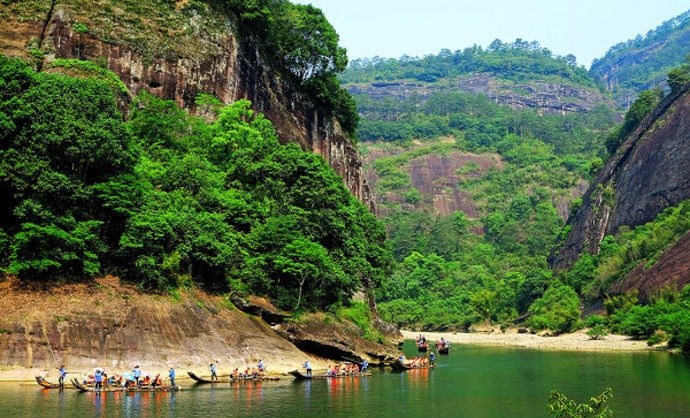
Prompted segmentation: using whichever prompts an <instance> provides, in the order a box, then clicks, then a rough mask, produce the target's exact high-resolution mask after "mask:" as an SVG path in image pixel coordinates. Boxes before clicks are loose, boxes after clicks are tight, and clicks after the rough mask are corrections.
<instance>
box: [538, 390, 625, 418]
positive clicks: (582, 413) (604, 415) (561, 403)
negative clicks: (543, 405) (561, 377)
mask: <svg viewBox="0 0 690 418" xmlns="http://www.w3.org/2000/svg"><path fill="white" fill-rule="evenodd" d="M612 392H613V391H612V390H611V388H606V389H605V390H604V391H603V392H602V393H600V394H599V395H597V396H594V397H591V398H590V399H589V403H579V402H577V401H575V400H573V399H569V398H568V397H567V396H565V395H564V394H563V393H561V392H560V391H558V390H554V391H552V392H551V396H550V397H549V404H548V408H549V412H550V415H551V416H552V417H554V418H611V417H613V411H612V410H611V409H610V408H609V406H608V402H609V400H610V399H611V398H612V397H613V394H612Z"/></svg>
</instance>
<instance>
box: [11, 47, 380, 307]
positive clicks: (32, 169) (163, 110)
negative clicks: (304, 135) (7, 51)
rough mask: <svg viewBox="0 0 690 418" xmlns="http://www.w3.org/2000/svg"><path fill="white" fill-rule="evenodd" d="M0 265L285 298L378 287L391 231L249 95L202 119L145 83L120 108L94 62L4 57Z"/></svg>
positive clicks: (40, 273) (338, 295)
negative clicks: (48, 65) (40, 68)
mask: <svg viewBox="0 0 690 418" xmlns="http://www.w3.org/2000/svg"><path fill="white" fill-rule="evenodd" d="M0 86H2V87H3V88H2V90H1V91H2V93H0V127H2V130H1V131H0V139H1V140H2V142H1V147H0V198H1V199H2V201H3V202H7V203H6V204H5V205H3V207H2V209H0V210H2V214H3V216H2V221H1V223H0V261H1V262H0V266H2V269H3V270H4V271H5V272H7V273H9V274H14V275H17V276H18V277H19V278H20V279H22V280H45V281H51V282H54V281H58V280H66V279H67V280H89V279H90V278H92V277H94V276H95V275H100V274H108V273H113V274H117V275H120V276H121V277H123V278H125V279H128V280H131V281H134V282H135V283H138V284H140V285H142V286H144V287H148V288H157V289H168V288H175V287H177V286H181V285H185V284H188V283H192V282H195V283H197V284H199V285H200V286H204V287H205V288H207V289H210V290H218V291H230V290H234V291H240V292H242V291H248V292H253V293H256V294H260V295H266V296H268V297H271V298H273V299H274V300H275V301H276V303H277V304H278V305H279V306H281V307H285V308H299V309H307V310H309V309H323V308H326V307H328V306H331V305H334V304H340V303H346V302H347V301H349V298H350V296H351V295H352V294H353V293H354V292H355V291H357V290H358V289H361V288H363V287H364V286H371V287H376V286H377V285H378V284H380V283H381V282H382V281H383V277H385V275H386V274H387V272H388V270H389V266H390V261H389V260H390V259H389V252H388V250H387V248H386V246H385V239H386V237H385V231H384V230H383V228H382V225H381V224H380V223H378V222H377V221H376V220H375V218H374V216H373V215H372V214H371V213H370V212H369V211H368V210H367V209H366V208H365V207H364V206H363V205H362V203H360V202H359V201H358V200H356V199H355V198H354V197H353V196H352V195H351V194H350V193H349V191H348V190H347V189H346V187H345V185H344V182H343V180H342V178H340V177H339V176H337V175H336V174H335V173H334V172H333V170H332V169H331V168H330V167H328V165H327V164H326V162H325V161H324V160H323V158H322V157H320V156H317V155H315V154H312V153H308V152H303V151H302V150H301V149H300V148H299V146H297V145H296V144H287V145H281V144H280V143H279V142H278V140H277V137H276V134H275V129H274V127H273V125H272V124H271V123H270V122H269V121H268V120H267V119H266V118H265V117H263V115H261V114H258V113H255V112H254V111H253V110H252V109H251V104H250V103H249V102H247V101H238V102H236V103H233V104H231V105H229V106H226V107H222V108H220V110H219V111H218V112H219V113H218V115H217V119H216V120H215V121H214V122H211V123H208V122H205V121H203V120H201V119H197V118H194V117H190V116H188V115H187V114H186V112H184V111H183V110H181V109H179V108H178V107H177V106H176V105H175V104H174V102H172V101H166V100H160V99H156V98H154V97H152V96H150V95H148V94H146V93H142V94H141V95H140V96H138V97H137V98H136V99H135V101H134V103H133V106H132V109H131V111H130V113H129V118H128V119H127V120H125V119H124V118H123V114H122V113H121V112H120V111H119V110H118V108H117V101H116V94H117V93H116V89H113V86H112V84H110V83H108V82H107V81H103V80H101V79H98V78H94V77H85V78H73V77H69V76H64V75H59V74H45V73H34V72H33V71H32V70H30V69H29V68H28V67H27V65H26V64H23V63H21V62H19V61H16V60H12V59H8V58H5V57H0Z"/></svg>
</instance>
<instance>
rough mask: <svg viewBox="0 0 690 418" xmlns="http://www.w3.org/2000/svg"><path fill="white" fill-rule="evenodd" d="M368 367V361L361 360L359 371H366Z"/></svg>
mask: <svg viewBox="0 0 690 418" xmlns="http://www.w3.org/2000/svg"><path fill="white" fill-rule="evenodd" d="M368 368H369V362H368V361H366V360H362V363H361V368H360V371H362V372H366V371H367V369H368Z"/></svg>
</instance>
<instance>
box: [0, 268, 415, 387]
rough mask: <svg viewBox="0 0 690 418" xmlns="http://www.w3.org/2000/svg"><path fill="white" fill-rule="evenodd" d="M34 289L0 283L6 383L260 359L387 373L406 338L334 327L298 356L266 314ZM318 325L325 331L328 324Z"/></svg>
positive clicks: (287, 366)
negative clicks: (347, 363) (343, 364)
mask: <svg viewBox="0 0 690 418" xmlns="http://www.w3.org/2000/svg"><path fill="white" fill-rule="evenodd" d="M31 286H32V287H28V288H27V287H25V286H22V285H21V284H19V283H17V282H15V281H13V280H8V281H4V282H0V300H2V301H3V308H4V310H5V313H4V315H3V316H2V318H0V353H1V354H0V380H3V379H18V380H29V379H32V378H33V376H34V375H37V374H40V375H45V374H46V373H47V372H48V373H50V374H49V376H55V375H56V373H55V369H56V368H57V367H59V366H60V365H63V364H64V365H65V366H66V368H67V369H68V370H69V371H70V372H71V373H72V375H73V376H74V377H77V376H81V375H83V374H84V373H85V372H87V371H90V370H93V369H94V368H95V367H105V368H106V369H107V370H109V371H110V372H111V373H112V372H125V371H128V370H131V368H133V367H134V366H135V365H137V364H139V365H141V367H142V369H143V370H145V371H148V372H151V373H157V372H160V373H162V375H163V376H166V374H165V373H166V372H167V370H168V368H169V367H171V366H172V367H174V368H175V369H176V370H177V371H178V375H179V376H185V375H186V371H193V372H195V373H197V374H200V375H208V364H209V363H211V362H215V363H217V364H218V370H219V373H222V374H229V373H230V371H231V370H233V369H234V368H235V367H239V368H241V369H243V368H245V367H253V366H255V365H256V364H257V363H258V362H259V360H263V361H264V363H266V365H267V368H268V370H269V372H273V373H282V372H287V371H290V370H294V369H295V368H298V367H299V365H300V364H302V363H304V361H305V359H307V358H308V359H309V360H310V361H312V362H313V364H314V367H315V368H325V367H326V365H327V364H328V361H327V360H326V359H327V358H330V359H334V358H335V359H342V358H343V357H344V358H347V359H349V360H359V359H367V360H369V361H370V362H371V363H372V364H379V363H381V362H382V361H384V360H386V361H391V360H393V359H394V358H395V356H396V354H397V351H396V343H397V342H398V341H397V340H398V339H399V338H401V336H400V334H399V332H398V331H397V330H391V331H390V332H388V333H386V334H385V336H386V337H390V338H391V340H390V342H389V343H387V345H383V344H378V343H373V342H371V341H369V340H366V339H364V338H361V335H360V334H359V333H361V331H359V333H358V330H357V329H353V327H352V326H351V325H348V324H345V323H343V324H329V325H328V327H327V328H328V332H327V333H325V332H319V333H318V335H312V336H310V335H307V336H302V337H301V338H300V339H299V343H300V344H301V345H300V346H299V348H298V346H297V345H295V344H297V342H294V343H293V342H290V341H288V340H287V339H286V338H284V337H285V336H281V334H285V329H286V328H288V327H287V326H286V325H282V326H275V327H271V325H269V324H268V323H267V322H265V321H264V320H263V319H262V318H263V317H265V315H261V316H255V315H250V314H247V313H245V312H242V311H240V310H238V309H236V308H235V307H234V306H233V305H232V303H230V302H229V301H228V300H227V299H224V298H222V297H219V296H214V295H209V294H205V293H202V292H188V293H183V294H180V296H179V297H177V298H172V297H170V296H165V295H147V294H141V293H139V292H138V291H137V290H136V288H134V287H133V286H131V285H123V284H122V283H120V282H119V280H117V279H116V278H113V277H106V278H101V279H97V280H96V281H95V283H90V284H64V285H61V286H59V287H57V288H42V287H41V286H40V284H36V283H34V284H32V285H31ZM303 322H305V323H306V324H308V323H310V322H314V321H309V320H306V321H303ZM320 324H321V327H322V328H324V327H325V325H324V321H323V320H321V321H320ZM303 328H305V329H307V328H308V326H306V325H305V326H302V325H300V324H294V323H291V324H290V330H291V333H302V334H303V333H304V332H303V331H300V330H301V329H303ZM277 331H278V332H277ZM279 333H280V334H279ZM291 333H288V334H290V335H292V334H291ZM336 337H337V338H336ZM300 348H301V349H300ZM309 353H311V354H309ZM51 380H57V379H51Z"/></svg>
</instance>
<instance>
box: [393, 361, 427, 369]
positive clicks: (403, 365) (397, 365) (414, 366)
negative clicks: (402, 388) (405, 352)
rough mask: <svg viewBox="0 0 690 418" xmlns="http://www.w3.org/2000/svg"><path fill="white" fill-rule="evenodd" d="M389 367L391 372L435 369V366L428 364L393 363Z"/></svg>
mask: <svg viewBox="0 0 690 418" xmlns="http://www.w3.org/2000/svg"><path fill="white" fill-rule="evenodd" d="M391 367H392V368H393V370H397V371H405V370H416V369H432V368H434V367H436V364H435V363H434V364H430V363H412V362H408V363H401V362H399V361H394V362H392V363H391Z"/></svg>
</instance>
